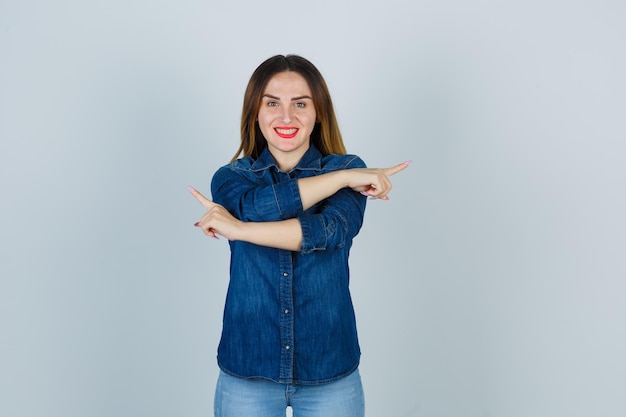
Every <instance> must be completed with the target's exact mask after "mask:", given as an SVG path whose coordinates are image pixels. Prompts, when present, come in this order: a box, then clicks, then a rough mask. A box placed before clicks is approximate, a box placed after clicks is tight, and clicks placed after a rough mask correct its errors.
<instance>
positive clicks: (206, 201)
mask: <svg viewBox="0 0 626 417" xmlns="http://www.w3.org/2000/svg"><path fill="white" fill-rule="evenodd" d="M187 188H188V189H189V192H190V193H191V195H192V196H194V197H196V200H198V201H199V202H200V204H202V205H203V206H204V208H206V209H209V208H211V207H212V206H213V205H214V204H215V203H214V202H212V201H211V200H209V199H208V198H206V197H205V196H203V195H202V194H201V193H200V191H198V190H196V189H195V188H193V187H191V186H189V185H188V186H187Z"/></svg>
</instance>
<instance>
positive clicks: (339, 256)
mask: <svg viewBox="0 0 626 417" xmlns="http://www.w3.org/2000/svg"><path fill="white" fill-rule="evenodd" d="M363 167H365V164H364V163H363V161H362V160H361V159H360V158H359V157H357V156H354V155H329V156H322V154H321V153H320V152H319V151H318V150H317V149H316V148H315V147H314V146H313V145H311V146H310V148H309V149H308V150H307V152H306V153H305V154H304V156H303V157H302V159H301V160H300V162H299V163H298V165H297V166H296V167H295V168H293V169H292V170H291V171H290V172H283V171H281V170H280V169H279V168H278V165H277V164H276V162H275V160H274V158H273V157H272V155H271V153H270V152H269V151H268V149H267V148H265V150H264V151H263V152H262V154H261V155H260V156H259V158H258V159H257V160H254V159H252V158H242V159H238V160H237V161H235V162H233V163H231V164H228V165H226V166H224V167H222V168H220V169H219V170H218V171H217V172H216V173H215V175H214V176H213V180H212V182H211V194H212V198H213V201H215V202H216V203H218V204H221V205H222V206H224V207H225V208H226V209H227V210H228V211H229V212H230V213H232V214H233V215H234V216H235V217H237V218H238V219H240V220H242V221H246V222H267V221H280V220H287V219H291V218H297V219H298V220H299V221H300V224H301V226H302V235H303V238H302V246H301V251H299V252H291V251H287V250H281V249H275V248H270V247H264V246H258V245H254V244H251V243H248V242H242V241H231V242H230V250H231V263H230V283H229V287H228V293H227V295H226V304H225V308H224V319H223V327H222V337H221V341H220V344H219V347H218V364H219V366H220V369H222V371H224V372H226V373H228V374H230V375H232V376H237V377H244V378H266V379H270V380H273V381H275V382H281V383H289V384H291V383H295V384H303V385H306V384H320V383H326V382H330V381H333V380H336V379H339V378H341V377H343V376H346V375H348V374H350V373H351V372H353V371H354V370H355V369H356V368H357V367H358V364H359V358H360V349H359V343H358V338H357V330H356V320H355V316H354V309H353V305H352V299H351V297H350V291H349V267H348V255H349V252H350V248H351V246H352V239H353V238H354V237H355V236H356V235H357V233H358V232H359V230H360V228H361V225H362V224H363V216H364V213H365V205H366V201H367V197H365V196H363V195H361V194H360V193H358V192H355V191H353V190H351V189H350V188H344V189H341V190H339V191H338V192H336V193H335V194H334V195H332V196H331V197H329V198H327V199H326V200H323V201H321V202H319V203H318V204H316V205H314V206H313V207H311V208H309V209H308V210H306V211H305V210H303V207H302V201H301V199H300V193H299V188H298V182H297V181H298V179H299V178H306V177H311V176H315V175H321V174H324V173H327V172H332V171H337V170H341V169H351V168H363Z"/></svg>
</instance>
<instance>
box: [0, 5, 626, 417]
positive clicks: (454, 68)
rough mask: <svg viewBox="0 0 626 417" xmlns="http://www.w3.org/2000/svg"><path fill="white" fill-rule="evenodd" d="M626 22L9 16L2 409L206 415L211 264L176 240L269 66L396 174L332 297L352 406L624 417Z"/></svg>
mask: <svg viewBox="0 0 626 417" xmlns="http://www.w3.org/2000/svg"><path fill="white" fill-rule="evenodd" d="M625 4H626V3H624V2H622V1H618V0H613V1H611V0H599V1H598V0H587V1H565V0H561V1H559V0H525V1H497V0H482V1H473V2H470V1H464V0H438V1H427V0H424V1H419V0H418V1H408V0H407V1H403V0H388V1H384V2H382V1H381V2H376V1H369V2H358V1H355V0H351V1H327V0H324V1H317V2H297V1H286V0H281V1H265V2H263V1H221V2H217V1H201V0H180V1H176V2H173V1H171V2H159V1H147V0H124V1H119V0H109V1H106V2H105V1H78V0H67V1H43V0H32V1H29V0H19V1H17V0H12V1H9V0H3V1H2V2H1V3H0V137H1V144H0V187H1V189H0V191H1V192H0V198H1V203H0V204H1V210H2V211H1V216H0V236H1V237H0V239H1V240H0V280H1V281H0V326H1V327H0V338H1V339H0V415H1V416H2V417H111V416H115V417H159V416H163V417H165V416H168V417H169V416H186V417H187V416H188V417H207V416H211V415H212V412H213V411H212V401H213V390H214V387H215V380H216V377H217V371H218V369H217V365H216V360H215V353H216V347H217V343H218V339H219V334H220V330H221V315H222V307H223V302H224V296H225V291H226V287H227V284H228V257H229V253H228V248H227V247H228V245H227V242H226V241H225V239H223V238H222V239H221V240H219V241H215V240H213V239H209V238H207V237H205V236H204V235H202V234H201V233H200V232H199V231H198V229H196V228H194V227H193V223H194V222H195V221H197V220H198V219H199V218H200V216H201V215H202V213H203V210H202V207H201V206H200V205H199V204H198V203H197V202H196V201H195V200H194V199H193V198H192V197H191V196H190V195H189V193H188V192H187V189H186V185H188V184H189V185H193V186H195V187H197V188H198V189H199V190H201V191H202V192H204V193H206V194H207V195H209V182H210V179H211V176H212V175H213V173H214V172H215V170H216V169H217V168H218V167H220V166H221V165H223V164H225V163H226V162H227V161H228V160H229V159H230V158H231V157H232V155H233V153H234V152H235V150H236V148H237V145H238V141H239V133H238V129H239V118H240V110H241V102H242V98H243V91H244V88H245V86H246V83H247V81H248V79H249V77H250V75H251V74H252V71H253V70H254V69H255V68H256V66H257V65H258V64H260V63H261V62H262V61H263V60H265V59H266V58H268V57H270V56H272V55H275V54H286V53H297V54H300V55H303V56H305V57H307V58H309V59H310V60H311V61H312V62H313V63H315V64H316V65H317V66H318V68H319V69H320V70H321V71H322V73H323V74H324V76H325V77H326V80H327V82H328V84H329V87H330V90H331V93H332V95H333V98H334V101H335V106H336V110H337V114H338V117H339V122H340V125H341V128H342V132H343V134H344V137H345V142H346V145H347V147H348V150H349V152H350V153H355V154H358V155H360V156H361V157H362V158H363V159H364V160H365V161H366V163H368V165H369V166H372V167H375V166H389V165H393V164H396V163H399V162H402V161H404V160H408V159H410V160H413V163H412V165H411V166H410V167H409V168H408V169H407V170H406V171H405V172H403V173H401V174H398V175H397V176H396V177H395V178H393V179H394V189H393V191H392V192H391V194H390V197H391V199H390V200H389V201H370V202H369V203H368V209H367V213H366V219H365V225H364V227H363V229H362V231H361V233H360V234H359V236H357V238H356V240H355V243H354V247H353V250H352V257H351V259H352V264H351V265H352V276H351V288H352V291H353V298H354V302H355V307H356V310H357V318H358V323H359V335H360V340H361V347H362V351H363V356H362V363H361V371H362V375H363V380H364V386H365V390H366V399H367V407H366V408H367V415H368V417H375V416H399V417H413V416H415V417H418V416H419V417H422V416H423V417H565V416H567V417H571V416H606V417H609V416H623V415H626V402H624V392H626V360H625V357H624V352H626V323H625V318H626V302H625V301H624V300H625V293H626V282H625V279H626V256H625V249H626V221H625V216H624V213H626V196H625V186H626V181H625V180H626V168H625V164H624V154H625V152H626V145H625V140H626V135H625V131H626V129H625V125H624V121H625V120H626V118H625V116H626V83H625V77H624V74H626V57H625V50H626V48H624V40H626V25H624V21H626V6H625Z"/></svg>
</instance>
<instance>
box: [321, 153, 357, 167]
mask: <svg viewBox="0 0 626 417" xmlns="http://www.w3.org/2000/svg"><path fill="white" fill-rule="evenodd" d="M321 168H322V170H324V171H335V170H339V169H350V168H366V165H365V162H363V160H362V159H361V158H360V157H358V156H357V155H352V154H345V155H337V154H331V155H327V156H324V157H322V159H321Z"/></svg>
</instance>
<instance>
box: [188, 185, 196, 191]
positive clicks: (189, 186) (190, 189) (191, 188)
mask: <svg viewBox="0 0 626 417" xmlns="http://www.w3.org/2000/svg"><path fill="white" fill-rule="evenodd" d="M187 189H188V190H189V191H196V189H195V188H193V187H192V186H191V185H188V186H187Z"/></svg>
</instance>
